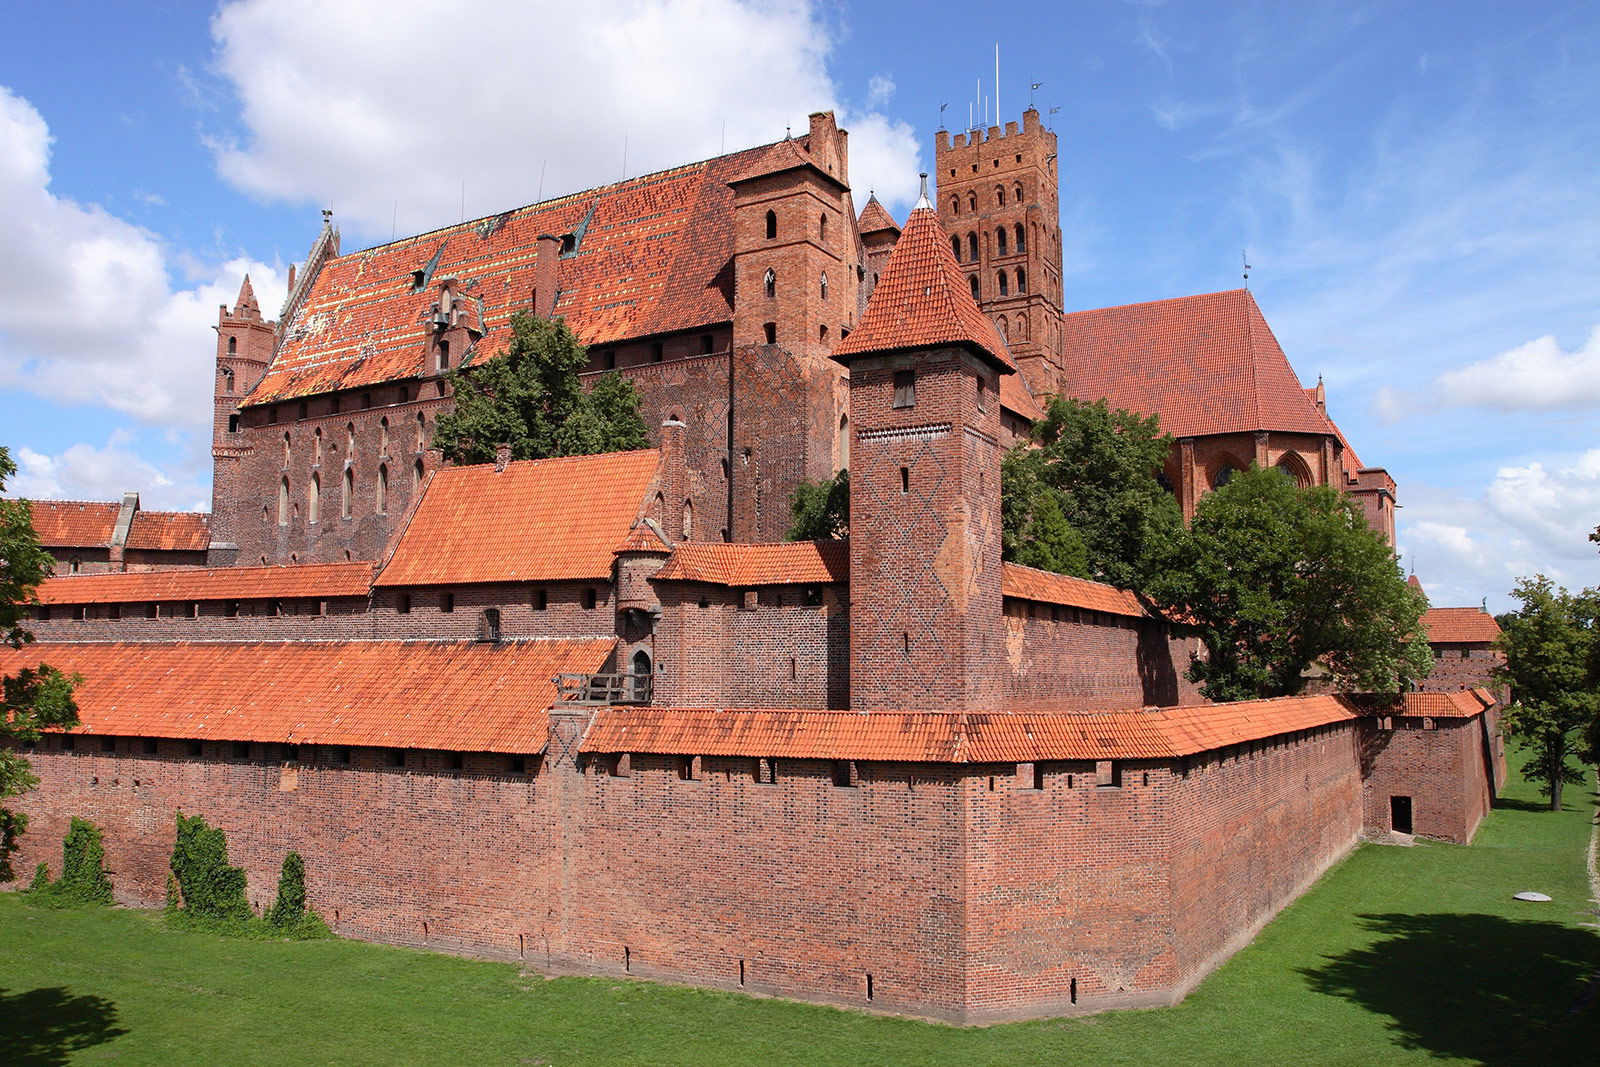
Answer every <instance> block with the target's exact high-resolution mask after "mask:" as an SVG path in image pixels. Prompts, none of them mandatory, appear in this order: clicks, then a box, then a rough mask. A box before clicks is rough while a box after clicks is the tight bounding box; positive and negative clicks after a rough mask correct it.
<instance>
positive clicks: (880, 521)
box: [833, 175, 1017, 711]
mask: <svg viewBox="0 0 1600 1067" xmlns="http://www.w3.org/2000/svg"><path fill="white" fill-rule="evenodd" d="M923 180H924V189H923V196H922V199H921V200H919V201H918V202H917V206H916V207H915V208H914V209H913V210H912V212H911V215H910V217H909V218H908V219H907V220H906V226H905V230H904V232H903V233H901V235H900V239H899V241H898V242H897V243H896V245H895V248H894V252H893V254H892V255H890V257H889V260H888V262H887V263H886V264H885V265H884V269H883V272H882V274H881V275H880V276H879V279H878V284H877V287H876V289H875V290H874V291H873V294H872V299H871V300H870V301H868V303H867V310H866V313H865V314H864V315H862V318H861V326H860V328H858V329H857V330H856V331H855V332H854V333H852V334H851V335H850V336H849V337H847V338H846V339H845V340H844V341H843V342H841V343H840V344H839V346H838V347H837V348H836V349H835V350H834V353H833V358H834V359H836V360H838V361H839V362H841V363H843V364H845V365H846V366H848V367H849V368H850V425H851V430H852V433H853V435H854V442H853V444H852V446H851V450H850V601H851V603H850V706H851V707H852V708H854V709H856V710H858V711H873V710H885V711H886V710H891V709H893V710H905V709H908V708H911V709H928V710H941V711H960V710H977V709H983V708H990V707H992V706H993V704H994V694H995V691H996V688H995V686H996V680H997V678H998V674H999V671H1000V668H1001V665H1002V655H1003V646H1002V633H1003V620H1002V617H1001V599H1000V598H1001V593H1000V459H1001V454H1002V451H1003V450H1002V449H1001V447H1000V442H999V436H1000V377H1001V375H1004V374H1011V373H1014V372H1015V371H1016V369H1017V367H1016V364H1015V363H1013V362H1012V360H1011V358H1010V356H1009V355H1008V354H1007V352H1006V346H1005V342H1004V341H1003V340H1002V339H1001V337H1000V335H999V333H998V332H997V331H996V329H995V327H994V324H993V323H992V322H991V321H990V320H989V319H988V318H987V317H986V316H985V315H984V314H983V312H982V311H981V310H980V309H979V307H978V304H977V302H976V301H974V300H973V299H972V294H971V291H970V290H969V288H968V284H967V280H966V278H965V276H964V275H963V273H962V271H961V268H960V266H959V265H958V264H957V263H956V260H955V257H954V256H953V255H951V252H950V245H949V243H948V240H947V237H946V234H945V231H944V230H943V228H941V227H940V225H939V217H938V215H937V214H936V213H935V212H934V210H933V205H932V204H931V203H930V202H929V201H928V197H927V189H926V180H927V179H926V175H924V179H923Z"/></svg>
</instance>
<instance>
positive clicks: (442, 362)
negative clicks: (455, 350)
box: [439, 338, 450, 371]
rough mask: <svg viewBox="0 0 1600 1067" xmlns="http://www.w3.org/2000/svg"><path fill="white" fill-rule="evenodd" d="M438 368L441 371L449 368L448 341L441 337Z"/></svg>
mask: <svg viewBox="0 0 1600 1067" xmlns="http://www.w3.org/2000/svg"><path fill="white" fill-rule="evenodd" d="M439 369H440V370H442V371H446V370H449V369H450V342H449V341H446V340H444V339H443V338H441V339H440V341H439Z"/></svg>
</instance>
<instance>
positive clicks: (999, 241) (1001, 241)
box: [994, 226, 1009, 256]
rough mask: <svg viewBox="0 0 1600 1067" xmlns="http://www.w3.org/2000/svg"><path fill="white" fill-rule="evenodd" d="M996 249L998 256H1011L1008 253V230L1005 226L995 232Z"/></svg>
mask: <svg viewBox="0 0 1600 1067" xmlns="http://www.w3.org/2000/svg"><path fill="white" fill-rule="evenodd" d="M994 248H995V255H997V256H1004V255H1008V254H1009V253H1007V251H1006V228H1005V227H1004V226H1002V227H1000V228H999V229H998V230H996V231H994Z"/></svg>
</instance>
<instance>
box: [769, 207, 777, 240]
mask: <svg viewBox="0 0 1600 1067" xmlns="http://www.w3.org/2000/svg"><path fill="white" fill-rule="evenodd" d="M776 236H778V213H777V212H776V211H769V212H767V240H769V241H770V240H772V239H773V238H774V237H776Z"/></svg>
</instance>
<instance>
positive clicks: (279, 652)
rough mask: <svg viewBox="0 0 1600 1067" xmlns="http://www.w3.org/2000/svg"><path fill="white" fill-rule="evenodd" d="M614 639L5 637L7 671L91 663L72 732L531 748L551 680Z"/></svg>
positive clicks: (598, 654) (541, 736)
mask: <svg viewBox="0 0 1600 1067" xmlns="http://www.w3.org/2000/svg"><path fill="white" fill-rule="evenodd" d="M615 643H616V642H615V639H614V638H591V639H582V640H532V641H510V642H506V643H504V644H485V643H482V642H443V641H317V642H285V641H272V642H262V643H232V642H204V643H194V642H182V641H179V642H171V643H165V642H163V643H149V642H128V643H103V644H51V645H48V646H39V645H28V646H25V647H24V648H23V649H21V650H20V651H19V650H13V649H10V648H0V673H5V674H10V673H12V672H14V671H16V670H17V669H18V668H21V667H27V666H34V665H36V664H38V663H39V662H40V661H41V660H43V661H45V662H48V663H49V664H50V665H51V666H54V667H56V668H59V669H61V670H65V671H76V672H78V673H79V674H81V675H83V679H84V680H83V682H82V684H80V685H79V686H78V687H77V689H76V690H75V691H74V696H75V697H76V699H77V701H78V715H79V718H80V719H81V720H82V725H81V726H80V727H79V728H78V729H77V730H76V731H75V732H77V733H90V734H113V735H117V736H124V737H171V738H195V739H199V740H203V741H205V740H210V741H261V742H277V743H286V744H323V745H374V746H383V747H392V748H426V749H444V750H448V751H456V752H510V753H533V752H539V751H541V750H542V749H543V748H544V745H545V738H546V731H547V730H548V725H547V722H546V718H545V716H543V715H540V714H536V713H533V714H531V713H530V712H537V711H538V710H539V709H543V708H548V707H550V706H551V704H552V703H553V702H554V701H555V699H556V687H555V683H554V682H553V681H552V679H553V678H554V677H555V675H557V674H561V673H565V672H580V673H592V672H594V671H597V670H599V669H600V667H601V666H602V665H603V664H604V663H605V661H606V659H607V657H608V656H610V654H611V650H612V647H613V646H614V645H615ZM286 678H290V679H294V684H293V685H285V684H283V681H284V679H286Z"/></svg>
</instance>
